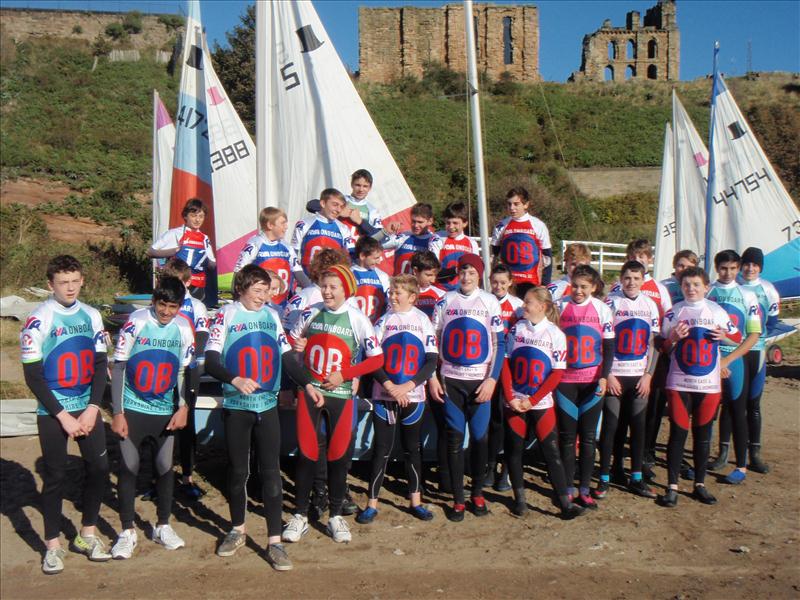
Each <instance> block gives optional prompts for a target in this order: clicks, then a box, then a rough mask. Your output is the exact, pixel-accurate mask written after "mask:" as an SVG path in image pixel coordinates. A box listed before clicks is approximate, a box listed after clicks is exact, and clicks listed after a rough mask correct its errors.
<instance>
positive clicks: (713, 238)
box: [707, 74, 800, 297]
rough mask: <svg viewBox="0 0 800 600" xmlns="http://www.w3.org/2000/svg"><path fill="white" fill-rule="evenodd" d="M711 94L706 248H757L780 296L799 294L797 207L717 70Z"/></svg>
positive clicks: (712, 250)
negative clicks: (761, 251)
mask: <svg viewBox="0 0 800 600" xmlns="http://www.w3.org/2000/svg"><path fill="white" fill-rule="evenodd" d="M712 94H713V96H712V104H711V128H712V131H711V135H710V139H711V145H712V148H711V159H710V161H711V164H710V167H709V184H708V187H709V189H708V202H707V205H708V218H709V221H710V222H709V227H708V248H709V253H710V254H711V255H712V256H713V254H715V253H716V252H719V251H720V250H724V249H727V248H732V249H734V250H737V251H738V252H739V253H741V252H742V251H744V249H745V248H747V247H748V246H756V247H758V248H761V249H762V250H763V251H764V270H763V272H762V274H763V276H764V278H765V279H767V280H769V281H771V282H772V283H773V284H774V285H775V287H776V288H777V290H778V292H779V293H780V295H781V296H782V297H794V296H800V211H798V210H797V207H796V206H795V204H794V202H793V201H792V198H791V197H790V196H789V194H788V193H787V191H786V188H784V187H783V184H782V183H781V181H780V179H779V178H778V175H777V174H776V173H775V170H774V169H773V168H772V165H771V164H770V163H769V160H767V157H766V155H765V154H764V151H763V150H762V149H761V146H760V145H759V143H758V140H756V137H755V135H753V132H752V131H751V129H750V126H749V125H748V124H747V121H745V119H744V116H743V115H742V113H741V111H740V110H739V107H738V106H737V105H736V102H735V101H734V99H733V96H732V95H731V93H730V91H729V90H728V87H727V85H726V84H725V80H724V79H723V78H722V76H721V75H719V74H717V75H716V77H715V79H714V88H713V93H712Z"/></svg>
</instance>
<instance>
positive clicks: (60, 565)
mask: <svg viewBox="0 0 800 600" xmlns="http://www.w3.org/2000/svg"><path fill="white" fill-rule="evenodd" d="M66 555H67V552H66V551H65V550H64V549H63V548H61V547H60V546H59V547H58V548H51V549H50V550H48V551H47V552H46V553H45V555H44V559H43V560H42V572H43V573H46V574H48V575H56V574H58V573H61V571H63V570H64V557H65V556H66Z"/></svg>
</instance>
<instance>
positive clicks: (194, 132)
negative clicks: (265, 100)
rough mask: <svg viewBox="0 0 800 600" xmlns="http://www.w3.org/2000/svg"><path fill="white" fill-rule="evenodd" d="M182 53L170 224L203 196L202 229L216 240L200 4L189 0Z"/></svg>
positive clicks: (177, 219) (176, 224)
mask: <svg viewBox="0 0 800 600" xmlns="http://www.w3.org/2000/svg"><path fill="white" fill-rule="evenodd" d="M188 5H189V6H188V8H189V10H188V15H187V17H186V33H185V37H184V40H183V54H182V55H181V65H182V68H181V81H180V90H179V92H178V114H177V116H176V118H175V120H176V122H177V124H176V134H175V159H174V164H173V170H172V195H171V203H170V204H171V206H170V219H169V221H170V227H177V226H179V225H181V224H182V223H183V218H182V217H181V211H182V210H183V206H184V204H185V203H186V201H187V200H188V199H190V198H200V199H201V200H202V201H203V203H204V204H205V205H206V208H207V210H208V213H207V215H206V220H205V222H204V223H203V232H204V233H205V234H206V235H208V236H209V237H210V238H211V240H212V242H213V241H214V237H215V236H214V206H213V194H212V187H211V159H210V152H209V143H208V120H207V110H206V95H205V89H206V84H205V67H206V66H207V65H206V64H205V63H206V62H207V60H206V57H205V55H204V53H203V29H202V25H201V21H200V3H199V1H198V0H190V1H189V3H188Z"/></svg>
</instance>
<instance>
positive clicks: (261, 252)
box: [233, 231, 303, 306]
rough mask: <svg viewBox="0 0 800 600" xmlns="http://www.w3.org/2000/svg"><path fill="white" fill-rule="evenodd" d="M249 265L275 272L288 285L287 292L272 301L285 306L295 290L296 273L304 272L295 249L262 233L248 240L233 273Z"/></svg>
mask: <svg viewBox="0 0 800 600" xmlns="http://www.w3.org/2000/svg"><path fill="white" fill-rule="evenodd" d="M249 264H255V265H258V266H259V267H261V268H262V269H264V270H265V271H275V272H276V273H277V274H278V276H279V277H280V278H281V279H282V280H283V282H284V283H285V284H286V291H285V292H283V293H282V294H277V295H276V296H275V297H273V299H272V301H273V302H274V303H275V304H280V305H281V306H285V305H286V301H287V299H288V298H289V296H290V295H291V294H292V293H293V292H294V289H295V280H294V273H295V272H296V271H302V270H303V267H302V266H301V265H300V261H299V260H297V255H296V254H295V252H294V249H293V248H291V247H290V246H289V245H288V244H287V243H286V242H284V241H283V240H268V239H267V236H265V235H264V232H263V231H262V232H259V233H258V234H257V235H254V236H253V237H251V238H250V239H249V240H247V243H245V245H244V248H242V251H241V252H240V253H239V258H238V260H237V261H236V266H235V267H233V272H234V273H238V272H239V271H241V270H242V267H244V266H245V265H249Z"/></svg>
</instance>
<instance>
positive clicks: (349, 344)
mask: <svg viewBox="0 0 800 600" xmlns="http://www.w3.org/2000/svg"><path fill="white" fill-rule="evenodd" d="M290 336H291V338H292V339H298V338H301V337H305V338H306V339H307V340H308V341H307V343H306V349H305V352H304V353H303V363H304V364H305V367H306V369H307V370H308V372H309V373H310V374H311V376H312V377H313V381H312V382H311V383H312V385H313V386H314V387H316V388H317V389H319V390H320V391H321V392H322V393H323V394H324V395H326V396H334V397H336V398H345V399H349V398H351V397H352V396H353V382H352V380H351V379H347V380H345V381H343V382H342V384H341V385H340V386H339V387H337V388H336V389H334V390H333V391H327V390H323V389H322V388H321V385H322V382H323V381H325V379H326V378H327V377H328V375H330V374H331V373H333V372H334V371H342V370H343V369H344V368H346V367H348V366H351V365H355V364H357V363H358V362H359V360H360V358H361V356H362V354H363V355H364V356H366V357H372V356H380V355H381V354H382V353H383V351H382V350H381V345H380V344H379V343H378V340H377V339H376V338H375V329H374V328H373V326H372V323H370V321H369V319H368V318H367V317H366V316H364V313H362V312H361V311H360V310H358V309H357V308H356V307H355V306H353V305H352V304H348V303H346V302H345V303H344V304H343V305H342V306H340V307H339V308H338V309H336V310H329V309H327V308H325V307H324V306H323V305H321V304H316V305H314V306H311V307H310V308H307V309H306V310H304V311H303V313H302V315H301V316H300V320H299V321H298V322H297V323H296V324H295V326H294V328H293V329H292V331H291V333H290Z"/></svg>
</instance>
